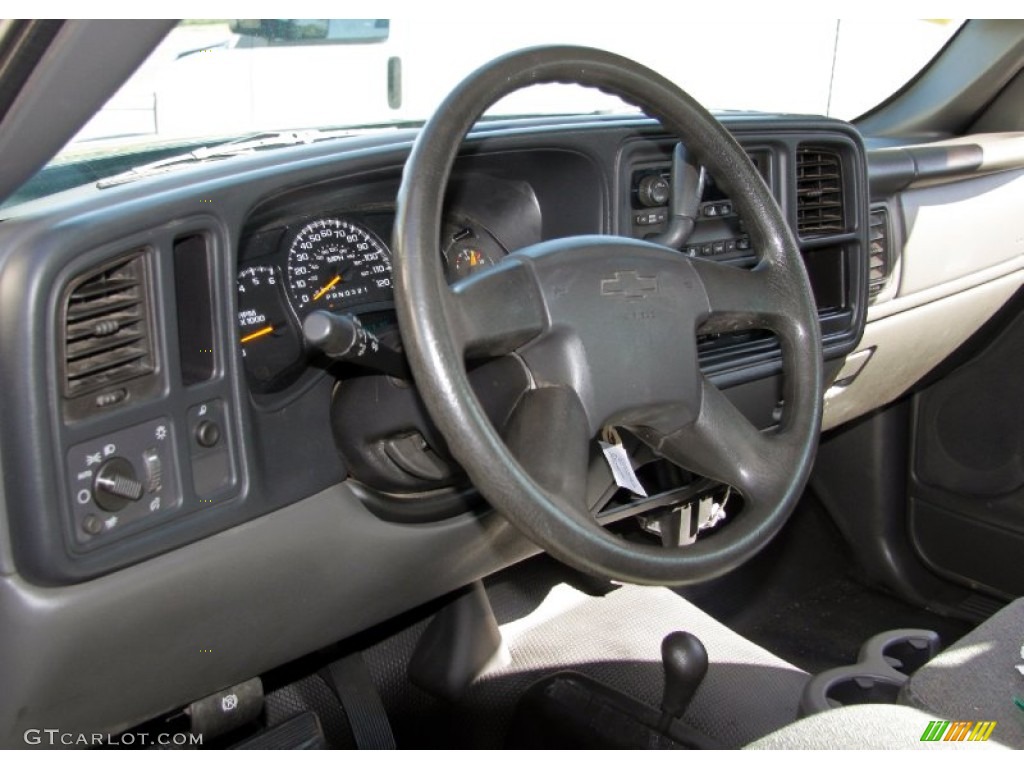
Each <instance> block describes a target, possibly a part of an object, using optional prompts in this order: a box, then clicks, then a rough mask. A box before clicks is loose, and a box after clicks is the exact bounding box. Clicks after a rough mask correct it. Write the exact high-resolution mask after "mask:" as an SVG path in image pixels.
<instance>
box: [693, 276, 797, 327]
mask: <svg viewBox="0 0 1024 768" xmlns="http://www.w3.org/2000/svg"><path fill="white" fill-rule="evenodd" d="M691 263H692V264H693V266H694V268H695V269H696V270H697V274H698V275H699V276H700V279H701V282H702V283H703V284H704V291H705V292H706V293H707V296H708V304H709V305H710V308H711V311H710V314H709V315H708V316H707V317H706V318H704V319H703V322H702V323H701V325H700V327H699V329H698V330H699V332H701V333H727V332H729V331H741V330H747V329H750V328H768V329H771V330H776V329H778V328H780V327H781V326H782V325H783V324H784V323H785V321H786V315H785V312H784V304H783V302H781V301H780V300H779V296H778V293H777V292H776V291H775V290H773V288H772V282H771V278H770V275H771V270H769V269H767V268H765V267H763V266H761V265H758V266H757V267H755V268H754V269H743V268H741V267H735V266H730V265H728V264H721V263H718V262H714V261H707V260H705V259H692V260H691Z"/></svg>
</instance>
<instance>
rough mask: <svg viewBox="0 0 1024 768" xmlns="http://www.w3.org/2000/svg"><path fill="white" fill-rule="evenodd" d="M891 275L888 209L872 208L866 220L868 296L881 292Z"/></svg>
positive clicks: (871, 296)
mask: <svg viewBox="0 0 1024 768" xmlns="http://www.w3.org/2000/svg"><path fill="white" fill-rule="evenodd" d="M890 275H892V253H891V251H890V250H889V211H887V210H886V209H885V208H874V209H872V211H871V216H870V218H869V220H868V297H869V298H870V299H872V300H874V298H875V297H876V296H877V295H878V294H879V293H881V292H882V291H883V290H884V289H885V286H886V283H888V282H889V277H890Z"/></svg>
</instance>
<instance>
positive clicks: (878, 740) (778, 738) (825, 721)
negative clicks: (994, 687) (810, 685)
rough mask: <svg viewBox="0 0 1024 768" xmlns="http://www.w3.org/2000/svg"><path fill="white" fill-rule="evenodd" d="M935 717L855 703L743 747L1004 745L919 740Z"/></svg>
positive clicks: (909, 709) (893, 706)
mask: <svg viewBox="0 0 1024 768" xmlns="http://www.w3.org/2000/svg"><path fill="white" fill-rule="evenodd" d="M936 719H937V718H936V717H935V715H929V714H927V713H926V712H922V711H920V710H917V709H913V708H912V707H904V706H900V705H898V704H858V705H856V706H852V707H840V708H839V709H831V710H829V711H827V712H821V713H819V714H817V715H813V716H811V717H806V718H804V719H803V720H798V721H797V722H795V723H793V724H792V725H787V726H786V727H785V728H781V729H779V730H777V731H775V732H774V733H770V734H768V735H767V736H765V737H764V738H761V739H758V740H757V741H755V742H753V743H752V744H748V745H747V747H746V749H930V750H933V751H938V750H943V751H945V750H947V749H1005V747H1003V746H1002V745H1000V744H998V743H996V742H994V741H987V742H977V741H937V742H935V741H922V740H921V737H922V736H923V735H924V733H925V731H926V729H928V727H929V725H930V724H931V723H933V722H934V721H935V720H936ZM996 730H998V727H997V729H996Z"/></svg>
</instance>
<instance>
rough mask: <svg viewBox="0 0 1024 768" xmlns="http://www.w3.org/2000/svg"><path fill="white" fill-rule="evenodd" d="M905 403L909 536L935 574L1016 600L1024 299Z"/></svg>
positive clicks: (1022, 558) (1023, 489)
mask: <svg viewBox="0 0 1024 768" xmlns="http://www.w3.org/2000/svg"><path fill="white" fill-rule="evenodd" d="M994 323H995V327H994V328H992V329H991V330H990V331H989V332H988V334H987V335H988V338H989V339H990V340H989V341H988V342H987V343H986V344H984V345H982V346H981V347H980V349H977V351H975V352H974V353H973V354H969V355H967V356H966V359H965V360H964V362H962V363H961V364H960V365H959V366H958V367H957V368H956V369H955V370H953V371H952V372H951V373H949V374H948V375H946V376H944V377H942V378H941V379H938V380H937V381H935V382H934V383H932V384H930V385H929V386H926V387H925V388H923V389H922V390H921V391H920V392H918V393H917V394H916V395H915V396H914V416H913V432H914V434H913V447H912V449H911V453H912V461H911V477H910V485H909V493H910V531H911V537H912V539H913V541H914V544H915V546H916V547H917V550H918V552H919V553H920V554H921V556H922V557H923V558H924V559H925V560H926V561H927V562H928V563H929V564H930V565H931V566H932V567H933V568H934V569H936V570H938V571H940V572H942V573H944V574H946V575H948V576H951V577H954V578H957V579H958V580H961V581H965V582H968V583H971V584H972V585H974V584H976V585H979V586H981V587H984V588H988V589H989V590H991V591H995V592H998V593H1001V594H1004V595H1020V594H1024V567H1022V566H1021V563H1024V402H1022V400H1024V376H1022V371H1024V292H1018V294H1017V295H1016V296H1015V297H1014V299H1013V300H1012V301H1011V302H1010V303H1009V304H1008V305H1007V307H1006V308H1005V309H1004V311H1003V312H1001V313H1000V315H999V317H998V318H997V319H996V320H995V321H994Z"/></svg>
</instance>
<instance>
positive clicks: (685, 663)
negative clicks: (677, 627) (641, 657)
mask: <svg viewBox="0 0 1024 768" xmlns="http://www.w3.org/2000/svg"><path fill="white" fill-rule="evenodd" d="M661 663H662V664H663V665H664V666H665V692H664V693H663V694H662V697H661V710H662V712H664V713H665V714H666V715H668V716H669V717H670V718H672V719H675V718H677V717H679V716H680V715H682V714H683V712H685V711H686V708H687V707H688V706H689V704H690V700H691V699H692V698H693V695H694V694H695V693H696V692H697V688H699V687H700V684H701V682H702V681H703V680H704V675H706V674H707V671H708V652H707V649H706V648H705V647H704V643H702V642H701V641H700V640H698V639H697V638H696V637H695V636H694V635H691V634H690V633H689V632H672V633H670V634H669V635H667V636H666V637H665V639H664V640H662V641H661Z"/></svg>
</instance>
